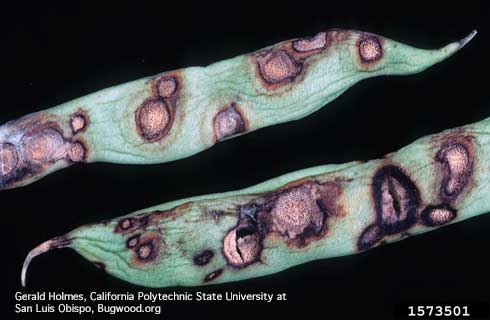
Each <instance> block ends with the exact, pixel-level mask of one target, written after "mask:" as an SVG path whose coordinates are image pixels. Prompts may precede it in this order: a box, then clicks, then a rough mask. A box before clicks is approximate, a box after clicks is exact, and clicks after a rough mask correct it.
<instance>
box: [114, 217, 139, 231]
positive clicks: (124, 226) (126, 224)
mask: <svg viewBox="0 0 490 320" xmlns="http://www.w3.org/2000/svg"><path fill="white" fill-rule="evenodd" d="M133 225H134V218H124V219H122V220H120V221H119V222H118V223H117V225H116V228H115V229H114V232H116V233H119V232H123V231H126V230H129V229H131V228H132V227H133Z"/></svg>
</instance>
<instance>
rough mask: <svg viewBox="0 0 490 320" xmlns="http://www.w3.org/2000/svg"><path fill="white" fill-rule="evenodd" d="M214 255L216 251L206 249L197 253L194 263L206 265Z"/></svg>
mask: <svg viewBox="0 0 490 320" xmlns="http://www.w3.org/2000/svg"><path fill="white" fill-rule="evenodd" d="M213 256H214V253H213V251H212V250H204V251H202V252H200V253H198V254H197V255H195V256H194V258H193V259H192V260H193V261H194V264H196V265H198V266H204V265H206V264H208V263H209V262H210V261H211V259H212V258H213Z"/></svg>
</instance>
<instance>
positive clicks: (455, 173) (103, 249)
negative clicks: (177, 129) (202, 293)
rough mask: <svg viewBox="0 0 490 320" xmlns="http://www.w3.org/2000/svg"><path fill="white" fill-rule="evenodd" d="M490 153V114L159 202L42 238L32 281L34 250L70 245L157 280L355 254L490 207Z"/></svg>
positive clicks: (185, 281)
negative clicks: (398, 145)
mask: <svg viewBox="0 0 490 320" xmlns="http://www.w3.org/2000/svg"><path fill="white" fill-rule="evenodd" d="M489 154H490V118H488V119H486V120H483V121H481V122H478V123H475V124H472V125H467V126H464V127H460V128H456V129H452V130H446V131H444V132H442V133H439V134H434V135H430V136H426V137H423V138H421V139H419V140H417V141H415V142H413V143H412V144H410V145H408V146H406V147H404V148H402V149H401V150H399V151H398V152H395V153H391V154H388V155H386V156H385V157H384V158H382V159H378V160H372V161H369V162H364V163H362V162H358V161H357V162H350V163H346V164H341V165H324V166H318V167H313V168H309V169H305V170H300V171H296V172H293V173H289V174H286V175H283V176H280V177H278V178H275V179H271V180H269V181H266V182H263V183H261V184H258V185H256V186H253V187H249V188H246V189H243V190H240V191H232V192H225V193H220V194H212V195H204V196H198V197H193V198H188V199H183V200H178V201H173V202H170V203H166V204H162V205H158V206H155V207H151V208H148V209H144V210H140V211H137V212H134V213H132V214H129V215H126V216H123V217H120V218H117V219H113V220H108V221H103V222H101V223H97V224H90V225H86V226H82V227H80V228H78V229H75V230H73V231H71V232H69V233H67V234H66V235H64V236H61V237H57V238H55V239H52V240H49V241H47V242H45V243H43V244H41V245H40V246H38V247H37V248H35V249H34V250H32V251H31V252H30V253H29V255H28V257H27V258H26V261H25V263H24V267H23V270H22V283H23V284H25V276H26V272H27V268H28V265H29V263H30V261H31V260H32V258H34V257H35V256H37V255H38V254H41V253H43V252H46V251H48V250H51V249H54V248H60V247H71V248H73V249H74V250H76V251H77V252H78V253H79V254H81V255H82V256H83V257H85V258H86V259H88V260H90V261H92V262H93V263H95V264H96V265H97V266H99V267H102V268H103V269H104V270H105V271H106V272H107V273H109V274H112V275H114V276H116V277H118V278H121V279H123V280H125V281H128V282H131V283H134V284H137V285H141V286H148V287H167V286H199V285H207V284H217V283H223V282H230V281H237V280H242V279H247V278H253V277H259V276H265V275H268V274H272V273H276V272H279V271H281V270H284V269H286V268H289V267H292V266H295V265H299V264H302V263H305V262H307V261H311V260H317V259H324V258H329V257H336V256H343V255H350V254H355V253H358V252H361V251H364V250H367V249H370V248H373V247H376V246H378V245H380V244H383V243H386V242H394V241H397V240H400V239H403V238H405V237H407V236H410V235H415V234H419V233H422V232H427V231H430V230H433V229H435V228H437V227H440V226H444V225H447V224H450V223H454V222H459V221H462V220H465V219H468V218H471V217H474V216H476V215H480V214H483V213H486V212H488V211H490V197H489V196H488V195H489V194H490V184H489V183H488V181H490V167H489V161H488V155H489ZM138 237H139V238H138ZM135 239H138V240H135ZM149 244H151V247H152V248H153V250H150V249H151V248H150V246H149ZM141 257H143V258H144V259H143V258H141Z"/></svg>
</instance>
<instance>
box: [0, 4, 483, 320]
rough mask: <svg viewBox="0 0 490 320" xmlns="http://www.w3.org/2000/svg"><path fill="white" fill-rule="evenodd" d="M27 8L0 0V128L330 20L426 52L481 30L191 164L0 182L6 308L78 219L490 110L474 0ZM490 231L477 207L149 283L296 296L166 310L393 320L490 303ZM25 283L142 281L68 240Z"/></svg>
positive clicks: (399, 139) (380, 143) (92, 169)
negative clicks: (264, 264) (307, 256)
mask: <svg viewBox="0 0 490 320" xmlns="http://www.w3.org/2000/svg"><path fill="white" fill-rule="evenodd" d="M17 2H18V3H17V4H14V5H12V4H11V5H10V7H5V6H4V5H2V11H3V15H2V16H3V17H2V19H1V20H2V21H1V23H2V28H1V29H0V30H1V31H0V32H1V37H0V43H1V54H2V56H3V57H2V59H1V69H0V74H1V77H0V78H1V80H2V82H3V84H2V85H1V92H2V93H1V108H0V110H1V112H0V122H1V123H4V122H6V121H8V120H12V119H14V118H18V117H20V116H22V115H25V114H28V113H31V112H34V111H38V110H41V109H45V108H48V107H52V106H55V105H58V104H60V103H63V102H65V101H68V100H71V99H73V98H77V97H79V96H82V95H85V94H88V93H91V92H95V91H97V90H99V89H103V88H106V87H109V86H112V85H116V84H120V83H123V82H127V81H130V80H134V79H138V78H141V77H144V76H149V75H153V74H156V73H158V72H161V71H165V70H172V69H177V68H181V67H187V66H196V65H200V66H203V65H208V64H210V63H212V62H215V61H219V60H222V59H226V58H231V57H234V56H237V55H240V54H243V53H246V52H250V51H254V50H256V49H259V48H261V47H265V46H268V45H271V44H273V43H276V42H279V41H282V40H286V39H290V38H295V37H301V36H307V35H313V34H315V33H316V32H318V31H321V30H325V29H328V28H333V27H341V28H351V29H358V30H363V31H369V32H373V33H377V34H380V35H383V36H386V37H388V38H392V39H395V40H398V41H400V42H404V43H406V44H409V45H413V46H416V47H421V48H436V47H440V46H442V45H445V44H447V43H448V42H451V41H454V40H457V39H460V38H462V37H463V36H465V35H466V34H468V33H469V32H470V31H471V30H472V29H473V28H476V29H477V30H478V31H479V34H478V35H477V36H476V38H475V39H474V40H473V41H472V42H471V43H470V44H469V45H468V46H467V47H465V48H464V49H463V50H462V51H460V52H458V53H457V54H456V55H454V56H453V57H451V58H450V59H448V60H447V61H444V62H442V63H441V64H439V65H436V66H434V67H432V68H430V69H428V70H427V71H425V72H423V73H420V74H417V75H412V76H405V77H379V78H374V79H370V80H366V81H363V82H361V83H359V84H357V85H355V86H354V87H352V88H351V89H349V90H348V91H347V92H346V93H344V94H343V95H342V96H341V97H339V98H338V99H337V100H335V101H333V102H331V103H330V104H329V105H328V106H327V107H325V108H323V109H321V110H320V111H318V112H316V113H314V114H313V115H311V116H309V117H307V118H304V119H302V120H299V121H295V122H290V123H286V124H283V125H279V126H273V127H269V128H265V129H262V130H259V131H256V132H253V133H250V134H248V135H245V136H242V137H239V138H236V139H232V140H229V141H226V142H223V143H220V144H218V145H216V146H214V147H213V148H211V149H209V150H207V151H204V152H202V153H199V154H197V155H195V156H193V157H190V158H187V159H182V160H179V161H176V162H172V163H165V164H159V165H146V166H138V165H115V164H107V163H96V164H91V165H87V166H73V167H70V168H68V169H64V170H62V171H58V172H56V173H54V174H51V175H50V176H48V177H46V178H44V179H43V180H41V181H39V182H37V183H34V184H32V185H29V186H27V187H23V188H19V189H14V190H7V191H2V192H0V205H1V213H2V216H1V217H2V230H3V231H4V232H3V233H2V234H3V235H2V237H3V241H2V243H3V254H4V259H3V261H2V264H3V265H4V266H5V267H6V268H7V270H6V271H4V272H3V277H4V283H6V286H7V288H8V290H7V297H6V299H5V300H4V301H6V302H7V304H6V306H5V307H4V308H3V311H4V312H5V313H9V314H12V312H13V305H14V302H13V294H14V292H15V291H17V290H20V289H21V287H20V270H21V265H22V261H23V259H24V257H25V255H26V254H27V253H28V251H29V250H30V249H32V248H33V247H34V246H36V245H38V244H39V243H40V242H42V241H44V240H47V239H50V238H52V237H54V236H57V235H61V234H63V233H65V232H68V231H70V230H72V229H74V228H76V227H78V226H80V225H82V224H86V223H90V222H96V221H99V220H101V219H106V218H113V217H116V216H119V215H122V214H126V213H129V212H132V211H134V210H137V209H141V208H145V207H148V206H152V205H155V204H159V203H163V202H167V201H171V200H175V199H179V198H184V197H189V196H194V195H200V194H209V193H215V192H223V191H228V190H234V189H241V188H244V187H247V186H250V185H253V184H256V183H259V182H261V181H264V180H266V179H269V178H273V177H276V176H279V175H281V174H284V173H287V172H291V171H294V170H298V169H302V168H307V167H311V166H315V165H319V164H327V163H343V162H347V161H351V160H356V159H357V160H368V159H373V158H378V157H381V156H383V155H384V154H386V153H389V152H392V151H395V150H397V149H398V148H400V147H402V146H404V145H406V144H408V143H410V142H412V141H414V140H415V139H417V138H419V137H421V136H423V135H426V134H431V133H436V132H439V131H442V130H444V129H447V128H451V127H456V126H459V125H464V124H467V123H471V122H476V121H479V120H482V119H484V118H486V117H488V116H490V93H489V92H488V85H489V83H488V78H487V77H488V72H489V70H490V68H489V59H490V50H489V45H488V43H489V41H490V28H489V23H488V20H489V18H490V14H489V10H488V8H487V7H485V6H484V5H483V4H480V3H478V2H471V1H458V2H457V4H449V1H446V2H445V3H444V5H442V3H441V4H437V5H436V4H432V5H431V4H430V3H429V1H425V2H420V3H416V2H412V1H410V2H398V1H397V2H395V1H393V2H392V4H381V3H379V2H372V3H367V2H365V3H353V2H347V1H343V2H330V1H322V2H321V3H308V2H307V1H297V2H286V1H282V2H280V3H269V2H267V3H266V1H265V0H264V1H262V2H259V3H252V2H236V1H230V2H227V3H222V4H220V5H218V4H216V5H215V4H211V3H208V2H206V1H204V2H202V3H201V4H196V3H184V2H182V1H174V2H168V1H161V2H159V3H146V2H142V1H137V2H134V3H133V4H125V3H123V2H118V3H113V4H110V5H109V4H106V5H103V4H101V3H99V4H97V5H93V6H86V5H73V4H70V6H68V5H60V6H55V5H48V4H45V3H43V4H42V5H41V4H38V5H34V4H30V3H26V2H21V1H17ZM482 3H483V2H482ZM489 231H490V215H483V216H480V217H478V218H475V219H471V220H468V221H465V222H462V223H458V224H455V225H451V226H448V227H445V228H442V229H439V230H437V231H433V232H430V233H428V234H424V235H421V236H418V237H414V238H410V239H407V240H405V241H401V242H398V243H396V244H393V245H387V246H384V247H381V248H378V249H374V250H371V251H368V252H366V253H363V254H359V255H354V256H348V257H342V258H335V259H329V260H323V261H316V262H312V263H308V264H305V265H301V266H297V267H294V268H291V269H289V270H287V271H284V272H281V273H278V274H275V275H271V276H268V277H262V278H257V279H250V280H247V281H241V282H236V283H229V284H224V285H219V286H209V287H204V288H202V287H201V288H164V289H159V290H157V289H153V290H154V291H155V292H158V291H160V292H172V291H174V290H177V291H178V292H184V291H188V292H196V291H197V290H203V291H206V292H225V291H235V292H236V291H242V292H251V293H255V292H260V291H266V292H277V293H281V292H286V293H287V295H288V302H287V303H272V304H267V303H253V302H249V303H236V302H229V303H218V302H208V303H189V302H180V303H165V304H164V306H163V316H164V318H165V319H188V318H191V317H192V318H195V317H199V318H203V319H207V318H214V319H230V318H236V317H245V318H251V317H254V318H264V317H269V316H272V317H274V318H278V319H279V318H281V319H289V318H297V317H304V318H306V317H308V318H317V317H318V318H320V319H321V318H325V319H339V318H342V319H351V318H356V319H357V318H359V317H363V318H372V317H374V318H377V319H380V318H388V319H389V318H393V310H394V308H395V306H396V305H397V304H400V303H406V302H410V301H425V302H434V301H444V302H448V301H449V302H451V301H461V300H463V301H483V302H486V303H488V302H489V301H490V294H489V291H488V289H489V288H490V280H489V279H490V277H489V273H490V263H489V262H488V252H489V251H488V244H489V240H490V238H489ZM28 280H29V284H28V289H27V290H26V292H30V291H36V290H46V291H50V290H51V291H54V290H56V291H65V292H89V291H92V290H98V291H103V290H107V291H112V292H126V291H131V292H136V291H138V290H148V289H145V288H141V287H135V286H133V285H130V284H127V283H125V282H123V281H121V280H118V279H116V278H114V277H112V276H109V275H107V274H105V273H104V272H102V271H100V270H98V269H96V268H95V267H94V266H93V265H92V264H91V263H89V262H87V261H86V260H84V259H83V258H81V257H80V256H78V255H77V254H76V253H75V252H74V251H71V250H59V251H54V252H52V253H49V254H45V255H43V256H40V257H39V258H37V259H36V260H35V261H34V262H33V263H32V264H31V269H30V272H29V276H28ZM4 290H5V289H4ZM266 313H267V315H266ZM127 316H128V317H132V318H134V317H137V318H139V319H143V318H144V317H145V316H144V315H141V314H140V315H136V314H128V315H127ZM121 317H122V315H119V316H118V318H121ZM54 318H59V315H56V316H54Z"/></svg>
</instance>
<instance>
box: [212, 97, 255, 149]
mask: <svg viewBox="0 0 490 320" xmlns="http://www.w3.org/2000/svg"><path fill="white" fill-rule="evenodd" d="M247 128H248V122H247V120H246V118H245V117H244V115H243V113H242V111H241V110H240V107H239V106H238V105H237V103H235V102H233V103H231V104H230V105H229V106H226V107H224V108H222V109H221V110H220V111H219V112H218V113H217V114H216V116H215V117H214V118H213V129H214V136H215V140H216V141H218V142H219V141H222V140H224V139H226V138H229V137H231V136H234V135H237V134H241V133H244V132H246V131H247Z"/></svg>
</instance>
